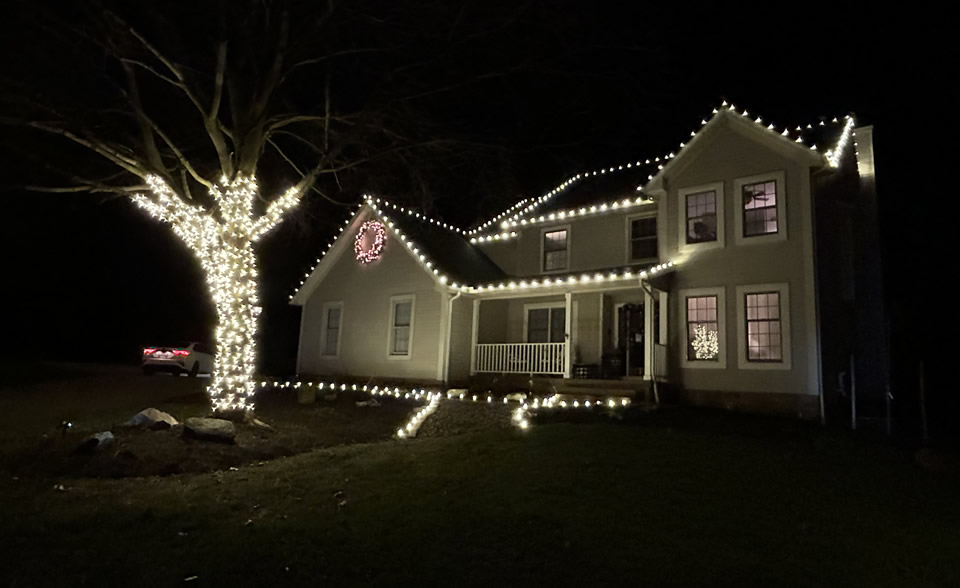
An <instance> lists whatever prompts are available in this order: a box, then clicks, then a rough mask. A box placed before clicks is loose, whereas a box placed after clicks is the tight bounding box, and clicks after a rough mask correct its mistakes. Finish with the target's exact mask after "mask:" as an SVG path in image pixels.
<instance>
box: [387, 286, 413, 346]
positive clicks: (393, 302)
mask: <svg viewBox="0 0 960 588" xmlns="http://www.w3.org/2000/svg"><path fill="white" fill-rule="evenodd" d="M406 301H410V335H409V341H408V342H407V353H406V354H404V355H399V354H394V353H392V352H391V351H392V350H393V329H394V326H393V324H394V320H395V319H396V310H397V303H398V302H406ZM416 324H417V296H416V294H400V295H397V296H391V297H390V322H389V323H387V360H389V361H409V360H410V358H411V357H413V334H414V328H415V326H416Z"/></svg>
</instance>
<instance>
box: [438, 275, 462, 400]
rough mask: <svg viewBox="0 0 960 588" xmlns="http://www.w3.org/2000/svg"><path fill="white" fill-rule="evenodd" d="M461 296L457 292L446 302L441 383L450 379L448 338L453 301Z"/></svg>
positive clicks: (450, 331)
mask: <svg viewBox="0 0 960 588" xmlns="http://www.w3.org/2000/svg"><path fill="white" fill-rule="evenodd" d="M462 294H463V291H459V292H457V294H456V295H455V296H453V297H452V298H450V300H448V301H447V332H446V333H445V336H444V338H445V339H446V345H444V346H443V355H444V357H443V382H444V384H446V383H447V380H448V379H449V377H450V337H451V334H452V333H453V322H452V321H453V301H454V300H456V299H457V298H460V296H461V295H462Z"/></svg>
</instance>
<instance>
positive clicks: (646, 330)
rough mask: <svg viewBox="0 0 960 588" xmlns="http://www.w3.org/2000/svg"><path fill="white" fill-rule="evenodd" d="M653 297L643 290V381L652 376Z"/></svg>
mask: <svg viewBox="0 0 960 588" xmlns="http://www.w3.org/2000/svg"><path fill="white" fill-rule="evenodd" d="M653 329H654V326H653V296H651V295H650V294H649V293H648V292H647V290H646V288H644V290H643V379H644V380H649V379H650V378H651V376H652V374H653V354H654V349H653V332H654V331H653Z"/></svg>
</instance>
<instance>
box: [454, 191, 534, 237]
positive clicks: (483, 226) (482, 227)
mask: <svg viewBox="0 0 960 588" xmlns="http://www.w3.org/2000/svg"><path fill="white" fill-rule="evenodd" d="M529 201H530V199H529V198H523V199H521V200H520V201H519V202H517V203H516V204H514V205H512V206H511V207H510V208H508V209H506V210H504V211H503V212H501V213H500V214H498V215H496V216H495V217H493V218H491V219H489V220H487V221H485V222H483V223H482V224H481V225H479V226H477V227H474V228H472V229H470V230H469V231H467V232H466V233H465V234H467V235H473V234H476V233H479V232H480V231H482V230H483V229H485V228H487V227H489V226H490V225H492V224H494V223H495V222H497V221H498V220H500V219H502V218H503V217H505V216H507V215H508V214H510V213H511V212H513V211H514V210H516V209H518V208H520V207H521V206H523V205H524V204H526V203H527V202H529Z"/></svg>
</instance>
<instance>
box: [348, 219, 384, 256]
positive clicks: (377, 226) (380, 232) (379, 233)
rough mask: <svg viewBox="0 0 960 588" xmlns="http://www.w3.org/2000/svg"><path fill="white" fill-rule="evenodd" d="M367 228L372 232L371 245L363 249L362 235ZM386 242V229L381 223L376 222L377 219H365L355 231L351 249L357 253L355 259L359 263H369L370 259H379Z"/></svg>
mask: <svg viewBox="0 0 960 588" xmlns="http://www.w3.org/2000/svg"><path fill="white" fill-rule="evenodd" d="M367 229H372V230H373V232H374V235H373V245H371V246H370V249H367V250H364V248H363V237H364V235H366V234H367ZM386 242H387V230H386V229H385V228H384V226H383V223H378V222H377V221H367V222H365V223H363V224H362V225H360V230H359V231H357V236H356V238H354V240H353V251H354V253H356V254H357V261H359V262H360V263H370V262H371V261H376V260H378V259H380V252H381V251H383V244H384V243H386Z"/></svg>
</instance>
